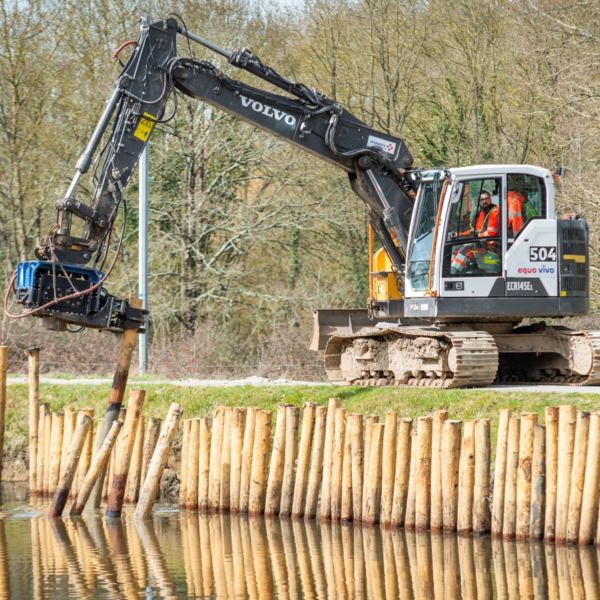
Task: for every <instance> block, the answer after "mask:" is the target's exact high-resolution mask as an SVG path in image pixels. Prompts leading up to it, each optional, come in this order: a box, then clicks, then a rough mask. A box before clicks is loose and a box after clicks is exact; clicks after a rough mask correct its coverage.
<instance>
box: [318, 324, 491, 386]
mask: <svg viewBox="0 0 600 600" xmlns="http://www.w3.org/2000/svg"><path fill="white" fill-rule="evenodd" d="M358 338H360V339H361V340H365V341H367V342H368V341H369V340H374V341H377V340H381V342H383V343H387V346H386V349H387V350H388V351H389V354H390V356H389V360H388V362H389V363H390V365H393V366H395V367H397V366H398V362H399V361H402V358H403V357H399V356H397V355H394V343H395V342H398V341H400V340H404V341H406V342H407V344H405V345H410V346H412V347H414V348H418V346H419V345H423V344H425V345H426V344H427V342H428V341H429V342H434V343H435V342H437V343H438V345H439V348H440V354H441V356H439V357H438V364H437V365H431V364H425V361H424V362H423V365H422V368H419V365H418V360H416V361H415V356H410V354H411V350H410V349H408V350H407V349H403V350H402V352H404V353H405V354H406V359H407V362H408V361H410V362H411V363H412V368H409V369H406V370H402V372H400V369H398V368H381V369H378V368H364V369H360V371H361V373H360V375H357V376H350V377H348V374H347V370H346V373H344V368H343V365H342V363H343V362H344V357H343V354H344V352H345V351H346V350H347V349H348V348H349V347H350V346H351V345H352V344H353V343H354V341H355V340H357V339H358ZM358 360H361V358H360V357H359V358H358ZM415 362H416V363H417V364H416V366H415ZM429 362H430V363H431V360H430V361H429ZM325 364H326V369H327V372H328V376H329V378H330V379H331V380H332V381H340V380H345V381H346V382H347V383H351V384H353V385H362V386H386V385H393V386H418V387H435V388H443V389H449V388H465V387H483V386H487V385H489V384H491V383H492V382H493V381H494V380H495V378H496V372H497V370H498V350H497V348H496V343H495V341H494V338H493V336H492V335H490V334H489V333H487V332H483V331H457V332H447V331H439V330H435V329H433V328H417V327H402V326H400V327H394V328H389V329H387V328H386V329H377V328H373V330H371V331H370V332H362V334H361V335H360V336H356V335H352V334H345V335H344V334H341V335H336V336H333V337H332V338H331V339H330V340H329V342H328V344H327V347H326V349H325ZM370 366H372V365H370Z"/></svg>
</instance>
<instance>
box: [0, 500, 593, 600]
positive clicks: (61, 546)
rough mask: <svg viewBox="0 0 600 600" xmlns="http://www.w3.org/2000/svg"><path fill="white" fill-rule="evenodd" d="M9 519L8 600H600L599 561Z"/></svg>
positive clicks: (278, 532)
mask: <svg viewBox="0 0 600 600" xmlns="http://www.w3.org/2000/svg"><path fill="white" fill-rule="evenodd" d="M1 514H2V518H0V599H1V598H8V597H11V598H35V599H46V598H66V597H73V598H83V599H87V598H127V599H129V598H143V597H145V598H182V597H193V598H209V597H213V598H261V599H263V598H267V599H268V598H290V599H293V598H301V597H304V598H334V597H335V598H409V599H410V598H413V599H421V598H423V599H431V598H434V599H454V598H457V599H459V598H464V599H487V598H494V597H497V598H559V597H560V598H600V583H599V574H598V573H599V570H598V551H597V549H596V548H594V547H584V548H579V547H575V546H573V547H559V548H555V547H554V546H550V545H543V544H521V543H514V542H511V543H507V542H502V541H499V540H490V539H489V538H487V537H484V538H463V537H457V536H455V535H437V536H432V535H429V534H426V533H423V534H421V533H414V532H404V531H401V530H380V529H378V528H358V527H357V528H353V527H350V526H343V525H336V524H324V525H318V524H316V523H314V522H310V523H304V522H303V521H290V520H282V521H280V520H278V519H267V520H265V519H258V518H257V519H255V518H246V517H233V516H229V515H212V516H205V515H198V514H197V513H192V512H183V513H181V514H180V515H178V514H176V513H173V512H165V513H158V514H157V515H156V516H155V518H154V520H149V521H143V522H139V521H136V520H134V519H133V515H131V514H125V516H124V518H123V520H114V521H107V520H106V519H103V518H102V517H100V516H92V517H90V516H85V517H84V518H82V519H81V518H80V519H64V520H61V519H55V520H50V519H47V518H46V517H45V516H41V515H33V516H30V518H26V517H27V514H25V513H24V511H22V510H7V511H4V512H2V513H1Z"/></svg>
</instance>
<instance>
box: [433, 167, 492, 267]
mask: <svg viewBox="0 0 600 600" xmlns="http://www.w3.org/2000/svg"><path fill="white" fill-rule="evenodd" d="M461 185H462V188H461V189H460V191H459V194H458V196H457V197H456V199H453V200H454V201H453V202H452V204H451V208H450V213H449V216H448V227H447V228H446V241H445V249H444V265H443V276H444V277H455V276H456V277H462V276H465V275H471V276H493V275H500V274H501V272H502V227H501V224H502V218H501V203H500V198H501V180H500V179H496V178H489V179H472V180H469V181H464V182H463V183H462V184H461Z"/></svg>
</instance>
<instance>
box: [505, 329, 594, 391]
mask: <svg viewBox="0 0 600 600" xmlns="http://www.w3.org/2000/svg"><path fill="white" fill-rule="evenodd" d="M548 329H550V330H552V331H553V333H554V335H556V336H559V337H562V338H563V339H565V340H567V341H569V342H570V343H571V344H573V345H574V344H577V343H580V344H581V343H582V342H584V341H585V345H586V346H587V348H588V351H589V360H590V367H589V371H588V373H587V374H586V375H582V374H578V373H575V372H573V371H568V370H565V369H557V368H547V369H541V370H539V369H538V370H536V372H535V373H534V374H531V373H530V372H526V371H515V370H505V369H502V368H500V369H499V371H498V376H497V379H496V380H497V382H498V383H505V384H515V383H519V384H529V385H535V384H541V383H546V384H555V385H600V331H577V330H572V329H568V328H566V327H549V328H548Z"/></svg>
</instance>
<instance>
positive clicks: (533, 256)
mask: <svg viewBox="0 0 600 600" xmlns="http://www.w3.org/2000/svg"><path fill="white" fill-rule="evenodd" d="M529 261H530V262H556V246H531V248H529Z"/></svg>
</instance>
